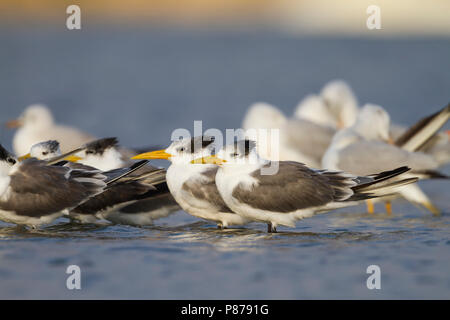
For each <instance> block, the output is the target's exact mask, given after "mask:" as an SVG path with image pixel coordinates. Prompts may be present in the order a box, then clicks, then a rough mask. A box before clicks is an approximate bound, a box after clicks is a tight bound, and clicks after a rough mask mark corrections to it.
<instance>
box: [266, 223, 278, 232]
mask: <svg viewBox="0 0 450 320" xmlns="http://www.w3.org/2000/svg"><path fill="white" fill-rule="evenodd" d="M276 232H277V227H276V226H273V225H272V223H268V224H267V233H276Z"/></svg>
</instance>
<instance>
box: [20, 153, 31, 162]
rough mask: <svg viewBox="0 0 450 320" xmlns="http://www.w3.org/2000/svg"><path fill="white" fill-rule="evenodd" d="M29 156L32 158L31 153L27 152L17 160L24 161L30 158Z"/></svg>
mask: <svg viewBox="0 0 450 320" xmlns="http://www.w3.org/2000/svg"><path fill="white" fill-rule="evenodd" d="M29 158H31V154H29V153H27V154H26V155H24V156H21V157H18V158H17V160H19V162H20V161H23V160H26V159H29Z"/></svg>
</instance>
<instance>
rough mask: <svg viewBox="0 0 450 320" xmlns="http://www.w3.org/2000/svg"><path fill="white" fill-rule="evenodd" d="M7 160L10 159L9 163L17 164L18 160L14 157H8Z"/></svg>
mask: <svg viewBox="0 0 450 320" xmlns="http://www.w3.org/2000/svg"><path fill="white" fill-rule="evenodd" d="M6 161H8V163H10V164H16V160H14V159H13V158H8V159H6Z"/></svg>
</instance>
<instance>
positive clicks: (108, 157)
mask: <svg viewBox="0 0 450 320" xmlns="http://www.w3.org/2000/svg"><path fill="white" fill-rule="evenodd" d="M117 147H118V140H117V138H103V139H98V140H95V141H92V142H89V143H87V144H86V145H85V146H84V147H83V150H82V151H80V152H78V153H77V154H76V155H77V156H78V157H80V158H81V159H80V160H79V161H78V162H79V163H82V164H84V165H87V166H91V167H94V168H97V169H100V170H102V171H108V170H113V169H117V168H120V167H122V166H123V160H122V155H121V154H120V152H119V151H118V150H117Z"/></svg>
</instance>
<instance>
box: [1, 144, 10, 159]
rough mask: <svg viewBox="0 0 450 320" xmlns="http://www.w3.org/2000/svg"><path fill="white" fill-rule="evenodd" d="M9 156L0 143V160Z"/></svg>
mask: <svg viewBox="0 0 450 320" xmlns="http://www.w3.org/2000/svg"><path fill="white" fill-rule="evenodd" d="M8 157H9V152H8V150H6V149H5V148H4V147H3V146H2V145H1V144H0V160H6V159H7V158H8Z"/></svg>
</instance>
